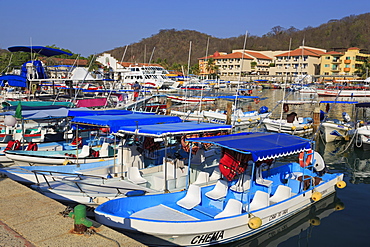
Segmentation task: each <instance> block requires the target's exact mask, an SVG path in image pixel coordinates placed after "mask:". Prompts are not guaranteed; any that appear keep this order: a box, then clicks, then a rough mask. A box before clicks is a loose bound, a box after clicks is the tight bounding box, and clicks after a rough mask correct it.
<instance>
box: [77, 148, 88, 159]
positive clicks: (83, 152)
mask: <svg viewBox="0 0 370 247" xmlns="http://www.w3.org/2000/svg"><path fill="white" fill-rule="evenodd" d="M89 155H90V147H89V146H88V145H84V146H83V147H82V149H81V152H80V153H79V154H78V158H85V157H87V156H89Z"/></svg>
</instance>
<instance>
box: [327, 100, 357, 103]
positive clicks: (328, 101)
mask: <svg viewBox="0 0 370 247" xmlns="http://www.w3.org/2000/svg"><path fill="white" fill-rule="evenodd" d="M357 103H358V101H332V100H322V101H320V104H357Z"/></svg>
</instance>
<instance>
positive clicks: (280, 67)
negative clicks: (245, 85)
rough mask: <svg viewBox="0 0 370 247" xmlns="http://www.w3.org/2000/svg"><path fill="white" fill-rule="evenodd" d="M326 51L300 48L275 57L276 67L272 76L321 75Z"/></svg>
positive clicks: (272, 70) (272, 69) (273, 68)
mask: <svg viewBox="0 0 370 247" xmlns="http://www.w3.org/2000/svg"><path fill="white" fill-rule="evenodd" d="M325 53H326V50H324V49H319V48H314V47H308V46H300V47H299V48H297V49H295V50H292V51H287V52H284V53H281V54H278V55H275V60H274V63H275V67H271V74H274V75H278V76H284V75H297V76H298V75H319V74H320V60H321V55H322V54H325Z"/></svg>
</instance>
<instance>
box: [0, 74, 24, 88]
mask: <svg viewBox="0 0 370 247" xmlns="http://www.w3.org/2000/svg"><path fill="white" fill-rule="evenodd" d="M5 82H8V85H9V86H11V87H27V78H26V77H23V76H20V75H3V76H0V87H4V85H5Z"/></svg>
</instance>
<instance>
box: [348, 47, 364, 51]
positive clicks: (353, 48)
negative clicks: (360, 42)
mask: <svg viewBox="0 0 370 247" xmlns="http://www.w3.org/2000/svg"><path fill="white" fill-rule="evenodd" d="M347 50H361V49H360V48H357V47H350V48H348V49H347Z"/></svg>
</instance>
